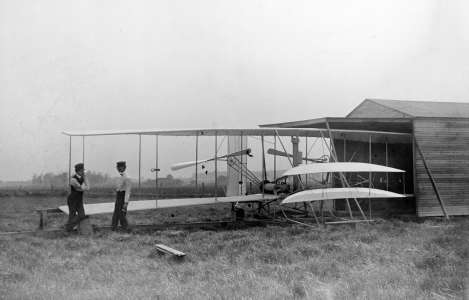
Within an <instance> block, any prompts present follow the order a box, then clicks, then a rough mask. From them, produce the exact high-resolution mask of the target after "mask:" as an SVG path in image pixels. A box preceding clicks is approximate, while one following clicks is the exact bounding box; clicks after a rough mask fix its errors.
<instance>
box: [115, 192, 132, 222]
mask: <svg viewBox="0 0 469 300" xmlns="http://www.w3.org/2000/svg"><path fill="white" fill-rule="evenodd" d="M124 199H125V191H122V192H117V194H116V203H115V205H114V214H113V215H112V224H111V225H112V230H116V229H117V223H119V222H120V224H121V226H122V228H123V229H127V226H128V224H129V223H128V222H127V218H126V216H125V215H126V213H125V212H124V211H122V208H123V206H124Z"/></svg>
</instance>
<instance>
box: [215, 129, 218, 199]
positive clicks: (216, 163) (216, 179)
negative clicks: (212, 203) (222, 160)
mask: <svg viewBox="0 0 469 300" xmlns="http://www.w3.org/2000/svg"><path fill="white" fill-rule="evenodd" d="M217 138H218V134H217V132H215V197H217V195H218V193H217V192H218V178H217V177H218V159H217V156H218V139H217Z"/></svg>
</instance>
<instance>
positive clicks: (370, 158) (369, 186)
mask: <svg viewBox="0 0 469 300" xmlns="http://www.w3.org/2000/svg"><path fill="white" fill-rule="evenodd" d="M371 161H372V157H371V134H370V135H369V136H368V162H369V163H370V164H371ZM371 176H372V175H371V172H369V173H368V188H369V189H371V186H372V180H373V178H372V177H371ZM368 214H369V215H370V220H371V198H368Z"/></svg>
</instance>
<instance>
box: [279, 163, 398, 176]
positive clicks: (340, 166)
mask: <svg viewBox="0 0 469 300" xmlns="http://www.w3.org/2000/svg"><path fill="white" fill-rule="evenodd" d="M329 172H388V173H396V172H399V173H402V172H405V171H404V170H400V169H396V168H391V167H386V166H381V165H376V164H368V163H360V162H329V163H322V164H306V165H299V166H297V167H294V168H291V169H290V170H288V171H286V172H285V173H283V174H282V177H285V176H294V175H302V174H313V173H329Z"/></svg>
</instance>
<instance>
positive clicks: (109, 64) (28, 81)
mask: <svg viewBox="0 0 469 300" xmlns="http://www.w3.org/2000/svg"><path fill="white" fill-rule="evenodd" d="M468 12H469V5H468V4H467V1H463V0H453V1H444V0H441V1H439V0H415V1H408V0H392V1H377V0H369V1H360V0H355V1H348V0H343V1H311V0H308V1H277V0H269V1H267V0H264V1H255V0H240V1H220V0H200V1H192V0H179V1H178V0H167V1H115V0H112V1H64V0H58V1H18V0H14V1H13V0H11V1H7V0H0V139H1V144H0V165H1V168H0V180H4V181H5V180H22V179H29V178H31V176H32V174H33V173H36V174H40V173H44V172H47V171H52V172H59V171H66V170H67V168H68V138H67V137H65V136H64V135H62V134H61V131H63V130H67V129H73V130H80V129H135V128H190V127H209V128H215V127H253V126H256V125H258V124H263V123H270V122H281V121H293V120H301V119H310V118H317V117H324V116H345V115H346V114H347V113H348V112H350V111H351V110H352V109H353V108H354V107H355V106H356V105H358V104H359V103H360V102H361V101H362V100H363V99H364V98H385V99H404V100H435V101H461V102H468V101H469V55H468V53H469V15H468ZM136 141H137V138H136V137H131V138H129V137H127V138H122V139H119V138H104V139H96V138H93V139H90V141H89V142H87V144H86V147H87V148H86V149H87V157H89V159H87V160H86V162H87V167H88V169H92V170H95V171H101V172H108V173H111V172H113V168H114V160H118V159H125V160H128V161H129V162H131V163H132V164H133V165H132V168H131V169H132V170H131V171H129V172H130V173H131V175H134V176H135V175H136V173H135V168H134V167H135V161H136V157H137V154H136V153H137V150H136V149H137V148H136V145H137V144H136ZM164 141H165V139H163V141H162V142H164ZM166 141H167V142H166V144H165V145H163V144H161V143H160V144H161V157H162V158H161V162H160V165H161V168H162V171H163V174H166V173H167V172H168V164H169V163H170V161H171V163H174V162H176V161H178V160H190V159H193V156H194V154H193V151H192V150H191V151H188V150H187V147H193V146H192V144H191V143H193V141H192V142H188V141H181V139H180V138H178V139H177V142H174V141H171V140H166ZM80 142H81V141H80V140H79V139H76V141H74V155H73V162H77V161H79V160H81V152H80V149H81V144H80ZM129 142H132V143H131V144H129ZM144 145H145V147H146V148H145V149H144V161H145V164H147V165H148V164H151V163H152V159H153V157H154V155H153V152H152V151H154V150H152V149H151V148H150V147H151V146H152V145H154V140H152V139H147V140H145V141H144ZM187 145H191V146H187ZM207 151H209V150H207ZM207 153H209V152H207ZM175 156H177V157H175ZM88 162H89V164H88ZM146 169H149V167H147V166H146ZM144 176H150V174H149V173H148V172H147V173H145V174H144Z"/></svg>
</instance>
